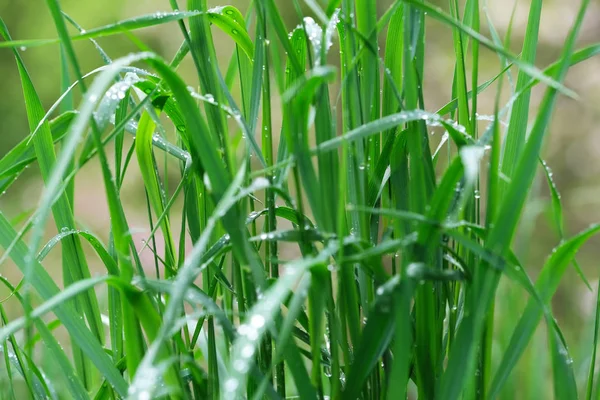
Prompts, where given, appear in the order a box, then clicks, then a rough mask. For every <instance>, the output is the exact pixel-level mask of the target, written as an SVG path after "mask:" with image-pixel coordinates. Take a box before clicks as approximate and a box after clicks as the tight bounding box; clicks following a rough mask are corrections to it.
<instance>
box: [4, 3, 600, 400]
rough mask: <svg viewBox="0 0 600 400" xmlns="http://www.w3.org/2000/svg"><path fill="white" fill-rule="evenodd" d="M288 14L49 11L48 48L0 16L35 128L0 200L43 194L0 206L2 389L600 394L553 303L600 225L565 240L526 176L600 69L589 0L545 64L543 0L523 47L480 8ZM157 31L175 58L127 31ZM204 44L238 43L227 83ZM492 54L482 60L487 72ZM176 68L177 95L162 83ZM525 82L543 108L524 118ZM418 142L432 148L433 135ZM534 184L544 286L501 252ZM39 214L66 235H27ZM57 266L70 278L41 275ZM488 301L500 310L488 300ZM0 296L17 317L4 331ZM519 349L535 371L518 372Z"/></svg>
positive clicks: (532, 174) (213, 395)
mask: <svg viewBox="0 0 600 400" xmlns="http://www.w3.org/2000/svg"><path fill="white" fill-rule="evenodd" d="M165 3H167V2H165ZM289 3H290V4H289V5H290V7H293V9H294V10H295V11H296V13H297V14H298V15H297V16H298V20H299V21H300V24H299V25H298V26H297V27H296V28H294V29H290V27H287V26H286V24H285V22H284V19H283V18H282V15H281V14H280V10H279V9H278V7H277V6H276V4H275V2H274V0H255V1H254V2H252V5H251V6H250V8H249V9H248V10H244V11H245V12H246V15H245V16H244V15H243V14H242V13H241V12H240V10H238V9H236V8H235V7H233V6H225V7H217V8H213V9H208V8H207V5H206V0H188V1H187V4H185V6H184V4H183V2H182V4H179V5H178V3H177V1H176V0H171V1H170V2H169V3H168V4H165V6H167V7H168V6H170V7H171V8H172V10H171V11H168V12H166V13H165V12H160V13H155V14H149V15H144V16H140V17H137V18H132V19H127V20H124V21H120V22H116V23H114V24H111V25H107V26H103V27H97V28H94V29H89V30H87V31H85V30H83V28H81V27H79V26H78V25H77V24H76V22H75V21H73V19H71V18H70V17H68V16H67V15H66V14H65V12H66V11H68V10H63V9H61V6H60V4H59V2H58V1H57V0H47V6H48V9H49V11H50V15H51V17H52V19H53V21H54V23H55V25H56V32H57V35H56V38H50V39H24V40H21V39H18V40H13V39H12V38H11V36H10V34H9V31H8V27H7V26H6V24H5V22H4V21H0V22H1V23H0V34H1V35H2V37H3V39H4V41H2V42H0V47H5V48H10V49H12V52H13V54H14V57H15V60H16V66H17V68H18V72H19V75H20V77H21V83H22V88H23V94H24V99H25V101H24V107H25V108H26V110H27V118H28V122H29V128H30V133H29V134H28V135H25V136H26V137H25V138H24V139H23V141H22V142H21V143H19V144H18V145H17V146H16V147H14V149H13V150H11V151H10V152H8V153H7V154H6V155H5V156H4V157H3V158H2V159H0V187H1V188H2V191H4V190H6V189H7V188H9V187H10V186H11V185H12V184H13V183H14V181H15V180H16V179H17V177H19V175H20V174H22V173H23V171H24V170H25V168H26V167H27V166H28V165H30V164H32V163H36V164H37V165H38V167H39V171H40V173H41V177H42V179H43V182H44V185H45V189H44V191H43V194H42V195H41V198H40V201H39V203H38V206H37V207H36V209H35V210H33V211H31V212H27V210H21V211H23V212H26V214H24V215H25V217H23V218H20V219H18V220H11V219H10V216H8V215H6V214H5V213H4V212H0V246H1V247H2V248H4V250H5V252H4V253H3V255H2V256H1V258H0V263H3V264H4V265H3V267H4V268H7V265H9V264H7V260H8V259H11V260H12V262H13V263H14V265H15V266H16V267H17V268H18V269H19V270H20V272H21V275H22V281H21V282H20V283H19V282H11V281H10V280H8V279H6V278H0V282H1V283H2V284H3V285H4V286H5V287H6V288H7V290H8V291H9V292H10V293H11V303H6V302H0V317H1V325H0V340H1V341H2V347H1V348H0V353H2V355H3V361H4V364H5V365H4V368H3V369H2V374H3V375H2V376H1V377H0V382H2V386H1V388H0V398H3V399H4V398H7V399H9V398H27V396H29V397H31V398H35V399H55V398H73V399H98V400H102V399H120V398H131V399H150V398H171V399H220V398H224V399H239V398H248V399H262V398H273V399H280V398H281V399H283V398H301V399H314V398H319V399H324V398H332V399H356V398H360V399H383V398H386V399H403V398H407V397H408V398H419V399H451V400H453V399H495V398H514V397H515V396H517V397H518V398H519V392H520V390H519V385H518V382H516V381H515V379H514V375H515V371H519V374H520V377H519V378H520V381H519V382H523V381H525V382H528V383H527V386H529V387H535V388H536V390H537V391H538V394H539V398H551V397H554V398H556V399H574V398H578V396H580V397H582V398H585V399H594V398H600V397H598V396H600V390H599V388H598V379H597V378H598V377H597V375H598V372H597V370H596V369H595V364H596V347H597V343H598V321H597V320H598V315H600V314H599V312H600V311H599V310H600V307H597V311H596V320H595V321H591V323H590V327H591V331H590V332H589V335H590V336H593V340H592V341H591V343H587V342H585V343H584V344H580V343H574V344H572V345H573V346H575V347H576V349H577V351H576V352H575V353H576V354H585V355H589V354H591V355H592V356H591V359H590V358H589V357H588V358H585V359H580V360H578V359H574V358H573V356H572V355H571V351H570V349H569V347H568V344H567V343H566V342H565V336H564V335H563V333H562V331H561V328H560V327H559V325H558V323H557V322H556V320H555V319H554V317H553V314H552V304H551V300H552V298H553V296H554V294H555V293H556V291H557V288H558V286H559V284H560V283H561V281H562V280H563V277H564V276H565V275H566V274H578V275H579V276H580V277H581V278H582V279H583V281H584V282H585V283H586V284H587V285H588V287H589V286H590V285H589V283H588V281H587V279H586V277H585V276H584V275H583V272H582V269H581V268H580V266H579V264H578V263H577V261H576V259H575V257H576V254H577V252H578V250H579V248H580V247H581V246H582V245H583V244H584V243H585V242H586V241H587V240H588V239H589V238H590V237H592V236H594V235H595V234H597V233H598V232H600V226H598V225H592V226H590V227H589V228H588V229H586V230H584V231H582V232H580V233H577V234H575V235H572V236H570V235H569V234H568V230H567V229H566V227H565V226H564V225H565V224H564V221H563V210H562V204H561V199H560V194H559V191H558V188H557V187H556V185H555V184H554V181H553V180H552V174H551V172H550V170H549V168H548V167H547V166H546V164H545V163H544V162H543V161H542V162H541V163H540V160H542V158H543V151H542V150H543V144H544V141H545V140H546V136H547V132H548V128H549V126H550V124H551V122H552V115H553V112H554V109H555V104H556V100H557V98H558V96H561V95H562V96H569V97H571V98H574V99H576V100H578V96H577V94H576V93H574V92H573V91H572V90H571V89H569V88H568V87H566V86H565V85H564V84H563V81H564V78H565V75H566V73H567V71H568V70H569V68H570V67H571V66H572V65H574V64H577V63H580V62H584V61H586V60H587V59H589V58H591V57H594V56H596V55H597V54H598V53H600V44H592V45H590V46H588V47H585V48H582V49H576V47H575V44H576V41H577V37H578V33H579V31H580V28H581V24H582V21H583V17H584V16H585V14H586V9H587V7H588V5H589V3H590V2H589V0H582V1H581V2H580V3H581V5H580V8H579V13H578V15H577V18H576V20H575V21H574V22H573V26H572V28H571V30H570V32H569V35H568V37H567V38H565V42H564V47H563V50H562V53H561V55H560V57H559V58H558V59H557V60H556V62H554V63H553V64H552V65H550V66H548V67H547V68H545V69H540V68H538V67H536V50H537V49H538V47H539V44H538V32H539V29H540V24H542V23H543V21H542V20H541V14H542V9H543V2H542V1H541V0H534V1H531V2H529V10H530V12H529V19H528V22H527V30H526V35H525V37H524V40H523V47H522V51H520V54H518V55H517V54H514V53H513V52H511V51H510V50H508V45H509V44H510V43H511V38H510V36H508V35H507V37H505V38H502V37H500V36H499V35H498V33H497V30H496V29H495V28H494V27H493V26H492V25H491V22H490V21H491V20H492V18H491V16H490V15H488V14H487V8H486V7H484V4H480V2H479V1H478V0H466V1H461V2H459V1H458V0H449V1H448V5H447V7H445V8H438V7H436V6H434V5H432V4H430V3H428V2H424V1H421V0H401V1H395V2H392V3H391V6H390V7H389V8H388V9H387V11H385V13H384V14H382V15H380V16H378V15H377V14H376V11H377V7H376V5H377V4H376V2H375V1H369V0H356V1H351V0H338V1H335V0H330V1H329V2H326V1H308V0H305V1H304V2H300V1H298V0H293V1H290V2H289ZM303 5H306V6H307V7H308V8H303ZM179 7H181V9H179ZM303 10H310V13H311V15H312V16H313V17H314V19H313V18H311V17H310V16H305V15H303V14H302V13H303ZM429 19H435V20H437V21H439V22H441V23H442V24H443V25H444V27H445V28H444V29H446V30H447V32H448V35H449V37H451V38H452V43H453V47H452V56H453V57H454V71H453V74H452V76H453V79H452V81H448V82H447V84H448V88H449V89H450V90H451V93H452V96H451V98H448V99H446V101H447V104H446V105H445V106H444V107H442V108H441V109H440V110H438V111H437V112H432V111H431V110H430V107H429V106H428V103H429V102H430V101H431V100H430V99H428V98H427V97H426V96H425V93H424V91H423V80H424V79H425V75H426V73H425V70H426V63H427V62H428V58H427V57H426V53H427V50H426V48H427V46H428V36H427V34H426V29H425V24H426V22H427V21H428V20H429ZM166 23H170V24H171V27H173V28H174V30H173V32H177V30H176V28H175V25H176V24H179V33H178V34H179V35H181V37H182V39H181V47H180V48H179V50H178V52H177V54H176V55H175V57H174V58H173V60H172V61H170V62H169V61H165V60H163V59H162V58H161V57H160V56H158V55H156V54H154V53H152V52H151V49H148V47H147V46H146V45H145V44H143V42H142V41H140V40H139V39H138V38H137V36H136V35H137V30H138V29H142V28H146V27H150V26H154V25H160V24H166ZM511 25H512V22H511ZM218 30H220V31H223V32H225V33H226V34H227V37H228V40H231V41H232V43H234V44H235V50H234V52H233V54H232V55H231V59H230V61H229V64H228V67H227V68H226V69H220V68H219V65H218V63H217V61H218V60H217V56H216V51H215V43H214V41H213V36H212V35H213V34H214V33H215V32H217V31H218ZM483 32H490V37H491V38H488V37H487V36H486V35H485V34H484V33H483ZM509 33H510V28H509ZM174 34H175V33H174ZM117 35H120V36H118V37H117ZM108 36H110V38H107V39H104V40H122V39H129V40H131V41H132V43H134V44H136V45H137V46H138V47H139V49H140V51H139V53H135V54H130V55H127V56H124V57H119V58H116V59H115V60H114V61H111V59H110V58H109V57H108V55H107V54H106V53H104V51H103V50H102V49H101V48H100V46H99V45H98V43H97V42H95V41H94V39H96V38H99V37H108ZM76 40H78V41H91V42H93V44H94V46H96V49H97V51H98V52H99V53H100V54H101V56H102V57H103V59H104V60H105V61H106V64H107V65H106V66H104V67H102V68H98V69H96V70H94V71H91V72H88V71H83V70H82V69H81V67H80V62H79V59H78V55H77V52H76V51H75V49H74V47H73V42H74V41H76ZM57 43H58V44H59V46H58V47H57V50H58V55H59V56H60V58H59V59H60V70H61V84H60V87H61V91H62V95H61V97H60V98H59V100H58V101H57V102H56V103H55V104H54V105H53V106H52V107H51V109H50V110H49V111H45V110H44V107H43V105H42V102H41V101H40V98H39V96H38V93H37V91H36V88H35V86H34V84H33V82H32V77H31V76H30V75H29V73H28V70H27V65H26V64H25V62H24V60H23V59H22V58H21V52H20V48H21V47H22V46H27V47H34V46H47V45H52V44H57ZM379 43H385V47H384V49H383V50H380V49H379ZM332 45H333V46H332ZM337 49H339V54H336V53H335V50H337ZM9 51H11V50H8V49H4V50H3V52H4V53H3V54H8V53H9ZM484 52H487V53H488V55H489V54H492V55H495V56H497V57H498V75H496V76H495V77H494V78H492V79H491V80H489V81H482V80H481V77H480V76H479V70H480V68H479V65H480V57H482V54H484ZM186 58H190V59H191V62H192V64H193V66H194V67H195V71H196V74H197V77H195V79H192V80H191V81H190V82H186V81H184V79H183V78H182V76H181V75H180V74H179V73H178V67H179V66H180V64H181V62H182V61H183V60H185V59H186ZM513 74H516V76H517V78H516V85H512V82H513V79H512V75H513ZM507 81H508V82H509V83H511V85H504V83H505V82H507ZM536 85H543V86H544V90H545V94H544V96H543V99H542V102H541V104H540V105H539V107H536V108H533V107H532V106H531V89H532V88H533V87H534V86H536ZM507 86H510V87H509V88H508V89H507ZM507 90H509V91H510V93H508V96H507V94H506V91H507ZM483 95H486V96H488V97H490V96H491V97H492V98H494V97H495V98H496V103H495V108H494V116H493V117H494V118H492V119H491V122H490V121H489V120H487V119H484V118H479V112H478V111H479V110H478V107H479V104H480V101H479V99H480V97H481V96H483ZM503 98H508V99H509V100H508V101H507V103H505V104H502V103H501V99H503ZM277 116H282V123H281V124H279V123H277V122H276V121H278V118H276V117H277ZM504 121H506V122H508V125H506V126H507V127H506V126H505V125H503V124H502V122H504ZM528 126H529V128H528ZM432 127H433V128H436V127H441V128H443V129H444V131H445V132H446V133H447V134H446V135H444V136H443V139H442V142H441V143H439V140H438V139H436V138H434V137H432V136H431V135H430V134H429V130H430V128H432ZM132 135H134V136H135V140H133V141H132V140H131V137H132ZM89 163H96V164H97V165H98V166H99V168H100V171H101V176H102V182H98V184H101V185H102V187H103V189H104V192H103V193H104V197H103V198H100V199H97V200H96V201H98V202H103V203H105V205H106V208H107V209H108V212H109V217H110V234H109V235H107V236H106V237H108V238H109V239H108V240H107V241H103V240H102V239H100V237H101V236H102V235H103V234H105V233H104V232H90V231H89V230H86V229H85V228H84V227H83V226H81V225H80V223H79V222H78V215H77V214H76V213H75V212H74V206H73V205H74V201H75V198H76V197H77V196H78V195H79V193H78V188H77V185H76V184H75V179H76V178H77V177H78V176H80V171H81V170H82V168H83V167H84V166H85V165H87V164H89ZM134 166H135V168H133V167H134ZM540 167H541V168H540ZM133 169H136V170H139V171H140V173H141V174H140V175H139V176H140V179H141V180H142V181H143V186H144V188H145V192H144V195H145V198H142V200H143V201H140V202H138V204H139V205H140V206H141V207H145V212H146V215H147V220H148V225H149V226H150V230H151V232H146V233H145V242H144V244H143V246H142V247H140V245H139V244H138V243H134V240H133V235H132V229H133V227H132V225H131V223H130V220H131V216H130V215H128V211H127V210H128V208H127V207H125V205H124V203H126V202H124V200H125V199H124V198H123V197H122V193H123V192H122V190H123V188H124V184H125V183H124V181H125V178H126V177H128V176H129V174H131V173H132V170H133ZM544 174H545V179H546V181H547V184H548V186H549V188H550V194H551V203H552V209H551V214H552V221H553V223H554V225H555V227H556V231H557V232H558V236H557V241H559V244H558V246H557V247H556V248H555V249H554V250H553V252H552V253H551V254H550V255H549V256H548V258H547V260H546V261H545V263H544V266H543V269H542V270H541V272H539V274H538V273H537V271H532V270H530V269H529V268H526V266H524V265H523V264H522V263H521V261H520V260H519V258H518V256H517V255H516V254H515V253H514V252H513V241H514V238H515V236H516V235H517V229H518V227H519V224H520V222H521V217H522V211H523V209H524V207H525V206H526V205H527V203H528V199H529V196H530V193H531V191H532V184H533V182H534V180H535V178H536V176H538V177H544ZM49 221H53V222H54V224H55V227H56V231H58V234H57V235H56V236H54V237H52V238H51V239H50V240H49V241H48V242H47V244H44V241H45V240H47V239H48V232H49V231H48V232H47V228H48V222H49ZM190 242H191V243H192V244H193V247H191V248H190V247H189V245H186V243H190ZM186 246H187V247H186ZM90 249H91V250H92V251H93V253H95V255H92V254H93V253H92V252H90V251H88V250H90ZM59 250H60V251H61V255H62V258H61V259H60V260H61V264H62V281H59V279H56V277H55V276H52V275H51V274H50V273H48V272H47V270H46V268H47V267H48V264H49V261H48V259H46V256H47V255H49V254H51V253H54V252H58V251H59ZM142 250H143V251H145V252H150V253H151V254H152V257H151V262H150V264H149V262H148V261H147V259H145V258H144V259H142V258H140V256H139V253H140V252H141V251H142ZM55 260H58V259H55ZM98 264H100V265H102V266H103V270H102V272H100V273H94V274H92V272H90V267H89V265H98ZM148 264H149V265H148ZM10 265H13V264H10ZM572 265H573V266H574V267H573V269H572V270H571V269H570V267H571V266H572ZM534 274H535V275H537V279H536V280H535V281H533V280H532V279H531V278H530V276H533V275H534ZM92 275H93V276H92ZM503 287H506V288H510V292H509V293H511V295H510V296H505V295H502V296H500V295H498V296H497V294H498V293H500V292H499V291H500V290H502V288H503ZM59 288H63V289H59ZM503 293H504V292H503ZM521 303H522V304H526V306H525V308H524V309H523V307H522V306H521V305H520V304H521ZM8 304H18V306H19V307H20V311H19V312H18V314H19V315H21V317H19V318H13V319H12V320H9V318H8V316H7V315H9V314H7V312H6V310H7V307H8ZM515 304H517V308H516V309H512V310H510V312H509V313H508V314H507V311H506V310H507V307H512V306H514V305H515ZM598 304H599V305H600V298H599V300H598ZM14 314H17V313H15V312H14V311H13V310H11V313H10V315H14ZM52 315H54V316H55V317H56V318H55V319H54V318H52V317H51V316H52ZM541 322H544V323H545V324H541V325H543V326H544V327H545V328H546V331H547V335H548V336H547V340H546V341H544V340H543V339H542V338H541V337H540V334H539V332H538V333H536V331H537V330H538V327H539V326H540V323H541ZM63 329H64V330H66V332H67V334H66V335H62V334H60V332H62V330H63ZM500 339H502V340H504V342H502V343H506V345H503V346H500V345H499V344H498V343H499V340H500ZM531 352H534V353H531ZM530 353H531V354H534V355H535V354H537V355H538V356H539V358H538V359H537V362H538V363H539V365H536V368H537V369H536V368H527V367H523V363H520V362H519V361H520V360H521V359H522V358H523V356H524V355H526V354H529V355H528V357H531V355H530ZM46 355H48V356H50V357H49V358H46V357H44V360H43V362H42V361H41V360H42V356H46Z"/></svg>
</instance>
